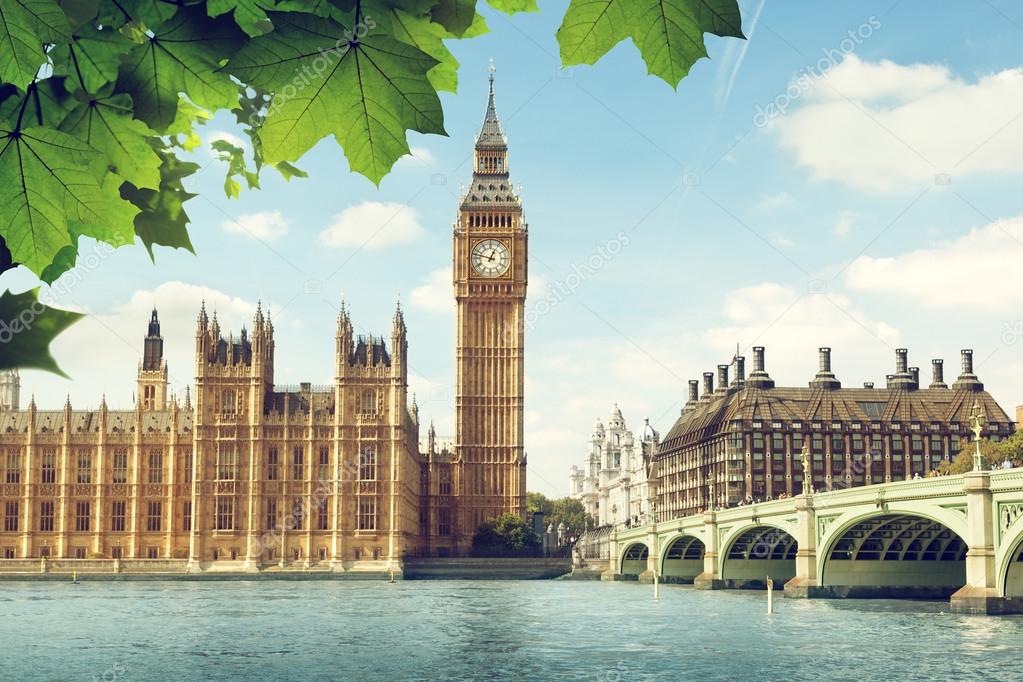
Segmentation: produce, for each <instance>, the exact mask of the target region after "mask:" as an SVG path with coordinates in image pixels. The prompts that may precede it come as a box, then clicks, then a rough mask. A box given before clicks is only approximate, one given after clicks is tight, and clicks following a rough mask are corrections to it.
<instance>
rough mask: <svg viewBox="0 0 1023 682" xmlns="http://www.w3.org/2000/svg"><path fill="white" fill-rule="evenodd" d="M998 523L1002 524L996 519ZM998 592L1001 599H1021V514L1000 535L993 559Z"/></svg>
mask: <svg viewBox="0 0 1023 682" xmlns="http://www.w3.org/2000/svg"><path fill="white" fill-rule="evenodd" d="M998 523H1003V520H1002V519H998ZM995 569H996V571H997V572H996V573H995V575H997V576H998V591H999V594H1000V595H1001V596H1003V597H1016V598H1019V597H1023V514H1021V515H1020V516H1018V517H1017V518H1016V519H1015V520H1014V521H1013V522H1012V523H1010V524H1009V526H1008V528H1006V529H1005V532H1004V533H1002V542H1001V543H1000V545H999V547H998V553H997V555H996V558H995Z"/></svg>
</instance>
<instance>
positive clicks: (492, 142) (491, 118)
mask: <svg viewBox="0 0 1023 682" xmlns="http://www.w3.org/2000/svg"><path fill="white" fill-rule="evenodd" d="M496 71H497V69H496V68H495V67H494V60H492V59H491V60H490V95H489V97H488V99H487V113H486V115H485V116H484V117H483V128H482V129H481V130H480V134H479V137H477V138H476V146H477V147H505V146H507V144H508V141H507V140H506V139H505V137H504V133H503V132H502V131H501V121H500V120H499V119H498V117H497V106H496V105H495V104H494V73H495V72H496Z"/></svg>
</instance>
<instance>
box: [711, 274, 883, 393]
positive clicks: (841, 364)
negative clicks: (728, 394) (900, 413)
mask: <svg viewBox="0 0 1023 682" xmlns="http://www.w3.org/2000/svg"><path fill="white" fill-rule="evenodd" d="M723 311H724V315H725V320H724V321H723V324H721V325H719V326H716V327H712V328H710V329H708V330H707V331H706V332H704V333H703V335H702V340H703V342H704V344H705V345H706V346H707V347H708V348H710V349H728V348H733V349H734V348H735V344H736V343H739V344H740V346H741V347H743V348H747V349H748V348H749V347H751V346H754V345H758V346H765V347H766V349H767V355H768V372H769V373H770V374H771V375H772V376H773V377H774V378H775V379H776V380H778V381H779V385H787V386H792V385H800V384H801V383H803V382H804V381H808V380H809V379H811V378H812V377H813V374H814V373H815V371H816V361H817V348H818V347H820V346H829V347H833V348H834V349H835V361H834V364H835V372H836V373H839V374H841V376H839V378H840V379H842V378H845V379H848V380H849V381H850V382H852V381H853V380H855V379H856V378H861V379H862V378H870V377H876V376H877V374H878V372H879V371H880V370H881V368H885V367H888V366H889V365H890V364H891V361H892V348H894V347H896V346H897V345H898V344H899V340H900V332H899V330H897V329H895V328H894V327H892V326H891V325H889V324H888V323H886V322H884V321H881V320H876V319H873V318H872V317H870V316H869V315H867V314H866V313H865V312H863V311H862V310H860V309H858V308H856V307H855V306H853V305H852V303H851V301H850V300H849V299H848V298H846V297H845V296H842V295H840V294H835V293H822V294H806V293H803V292H799V291H796V290H795V289H793V288H791V287H788V286H784V285H781V284H776V283H773V282H765V283H763V284H759V285H756V286H751V287H744V288H742V289H737V290H735V291H733V292H731V293H730V294H728V296H726V298H725V301H724V304H723ZM718 352H719V353H720V352H721V350H718ZM751 355H752V353H751V352H749V351H747V352H746V356H747V360H746V362H747V371H749V370H750V369H751V368H752V365H751V362H752V358H751V357H750V356H751ZM730 357H731V356H729V358H725V359H724V360H722V361H721V362H727V361H728V359H730ZM840 368H841V371H840ZM694 378H695V377H694ZM850 385H853V384H852V383H850Z"/></svg>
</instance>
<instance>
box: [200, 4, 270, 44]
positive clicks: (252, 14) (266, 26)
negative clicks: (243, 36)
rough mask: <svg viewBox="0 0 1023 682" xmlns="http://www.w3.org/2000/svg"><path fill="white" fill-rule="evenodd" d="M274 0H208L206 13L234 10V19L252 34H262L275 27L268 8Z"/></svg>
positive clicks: (218, 14)
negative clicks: (267, 11) (268, 15)
mask: <svg viewBox="0 0 1023 682" xmlns="http://www.w3.org/2000/svg"><path fill="white" fill-rule="evenodd" d="M272 5H273V0H208V1H207V3H206V13H207V14H209V15H210V16H211V17H219V16H220V15H222V14H227V13H228V12H232V13H233V16H234V21H235V23H236V24H238V26H239V27H240V28H241V29H242V30H243V31H245V33H247V34H248V35H250V36H261V35H263V34H264V33H267V32H269V31H270V30H272V29H273V25H272V24H271V23H270V19H269V17H267V16H266V10H267V8H268V7H271V6H272Z"/></svg>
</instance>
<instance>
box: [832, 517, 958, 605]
mask: <svg viewBox="0 0 1023 682" xmlns="http://www.w3.org/2000/svg"><path fill="white" fill-rule="evenodd" d="M941 511H942V512H946V513H944V514H934V513H933V510H932V512H931V513H928V512H923V513H921V512H919V511H916V510H912V511H896V510H891V509H875V510H873V511H872V512H868V513H863V514H858V515H856V516H854V517H852V518H849V519H847V520H845V521H844V522H842V523H841V524H839V523H835V524H834V525H835V526H837V527H836V528H835V530H834V531H832V532H830V533H829V534H828V536H827V539H826V540H825V541H824V542H823V543H821V545H820V549H819V551H818V568H819V570H818V573H817V575H818V584H819V589H820V590H821V592H822V593H823V594H822V595H821V596H834V597H848V596H853V597H917V598H947V597H949V596H950V595H951V594H952V593H953V592H955V591H956V590H957V589H958V588H960V587H962V586H963V585H964V584H965V583H966V549H967V547H966V542H965V541H964V540H963V535H964V534H965V528H962V526H963V525H964V524H963V523H958V521H959V520H958V519H957V518H956V517H955V516H950V513H949V512H947V511H946V510H941ZM939 516H940V517H944V518H936V517H939ZM950 526H954V527H950Z"/></svg>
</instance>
